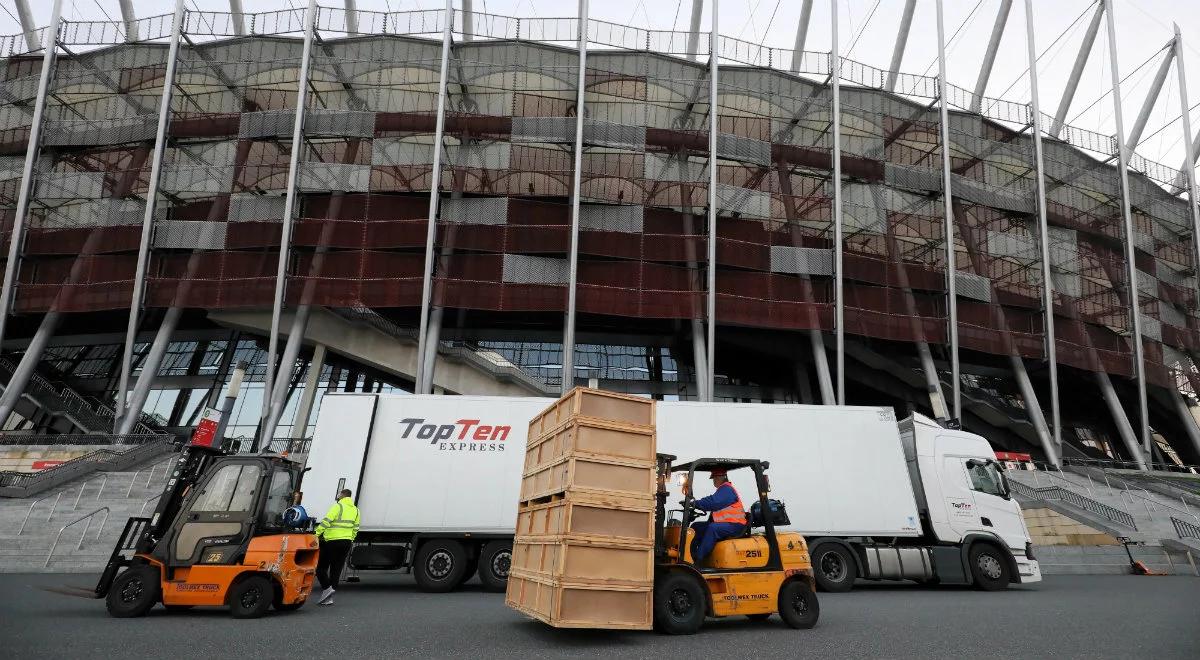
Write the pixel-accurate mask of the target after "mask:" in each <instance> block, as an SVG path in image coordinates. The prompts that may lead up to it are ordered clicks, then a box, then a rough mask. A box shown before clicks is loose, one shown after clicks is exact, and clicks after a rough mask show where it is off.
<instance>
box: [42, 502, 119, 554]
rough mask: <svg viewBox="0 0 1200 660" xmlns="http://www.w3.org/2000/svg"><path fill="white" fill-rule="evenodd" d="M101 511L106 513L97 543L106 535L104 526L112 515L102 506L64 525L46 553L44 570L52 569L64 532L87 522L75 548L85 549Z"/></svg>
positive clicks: (97, 535)
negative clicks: (93, 524)
mask: <svg viewBox="0 0 1200 660" xmlns="http://www.w3.org/2000/svg"><path fill="white" fill-rule="evenodd" d="M101 511H103V512H104V520H101V521H100V529H99V530H97V531H96V540H97V541H98V540H100V535H101V534H103V533H104V526H105V525H107V524H108V514H109V513H110V512H109V509H108V507H106V506H102V507H100V508H99V509H96V510H95V511H93V512H91V513H89V514H87V515H86V516H83V517H81V518H76V519H75V520H72V521H71V522H69V523H67V524H65V525H63V526H62V527H61V528H60V529H59V530H58V534H55V535H54V543H51V544H50V552H47V553H46V562H45V563H44V564H42V568H49V567H50V558H51V557H53V556H54V549H55V548H57V547H58V541H59V539H60V538H62V534H63V532H65V531H67V528H68V527H71V526H73V525H78V524H79V523H81V522H83V521H85V520H86V521H88V523H87V525H84V527H83V534H80V535H79V543H78V544H77V545H76V546H75V549H76V550H82V549H83V540H84V539H85V538H87V533H88V530H89V529H91V528H92V518H95V517H96V514H97V513H100V512H101Z"/></svg>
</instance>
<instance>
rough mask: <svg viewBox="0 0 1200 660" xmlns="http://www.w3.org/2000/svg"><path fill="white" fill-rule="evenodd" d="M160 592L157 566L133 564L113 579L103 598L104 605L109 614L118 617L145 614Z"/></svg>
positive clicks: (155, 601)
mask: <svg viewBox="0 0 1200 660" xmlns="http://www.w3.org/2000/svg"><path fill="white" fill-rule="evenodd" d="M161 592H162V584H161V583H160V582H159V572H158V569H157V568H155V567H153V566H146V565H142V566H134V567H132V568H129V569H126V570H125V572H124V573H121V574H120V575H118V576H117V579H116V580H113V584H112V587H110V588H109V590H108V596H107V597H105V599H104V606H105V608H106V609H108V613H109V614H111V615H113V616H115V617H117V618H119V619H127V618H131V617H135V616H145V615H146V613H147V612H149V611H150V608H152V607H154V604H155V603H157V602H158V599H159V594H160V593H161Z"/></svg>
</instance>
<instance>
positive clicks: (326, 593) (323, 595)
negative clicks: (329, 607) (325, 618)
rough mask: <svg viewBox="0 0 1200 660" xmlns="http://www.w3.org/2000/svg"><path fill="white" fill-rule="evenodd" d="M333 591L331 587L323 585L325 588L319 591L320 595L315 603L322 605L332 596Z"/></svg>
mask: <svg viewBox="0 0 1200 660" xmlns="http://www.w3.org/2000/svg"><path fill="white" fill-rule="evenodd" d="M333 593H334V591H333V587H325V590H324V591H322V592H321V597H320V598H318V599H317V603H318V604H320V605H324V604H325V601H327V600H331V599H332V598H333Z"/></svg>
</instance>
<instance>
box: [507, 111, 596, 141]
mask: <svg viewBox="0 0 1200 660" xmlns="http://www.w3.org/2000/svg"><path fill="white" fill-rule="evenodd" d="M584 130H586V127H585V129H584ZM512 141H513V142H570V143H574V142H575V118H574V117H513V120H512Z"/></svg>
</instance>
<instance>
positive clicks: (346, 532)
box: [314, 497, 359, 541]
mask: <svg viewBox="0 0 1200 660" xmlns="http://www.w3.org/2000/svg"><path fill="white" fill-rule="evenodd" d="M358 521H359V517H358V507H356V506H354V500H352V499H350V498H349V497H343V498H342V499H340V500H338V501H337V502H335V503H334V505H333V506H331V507H329V512H328V513H326V514H325V518H323V519H322V520H321V522H320V523H319V524H318V525H317V529H316V530H315V531H314V533H315V534H316V535H317V538H324V539H325V540H326V541H340V540H342V539H348V540H351V541H353V540H354V537H356V536H358Z"/></svg>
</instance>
